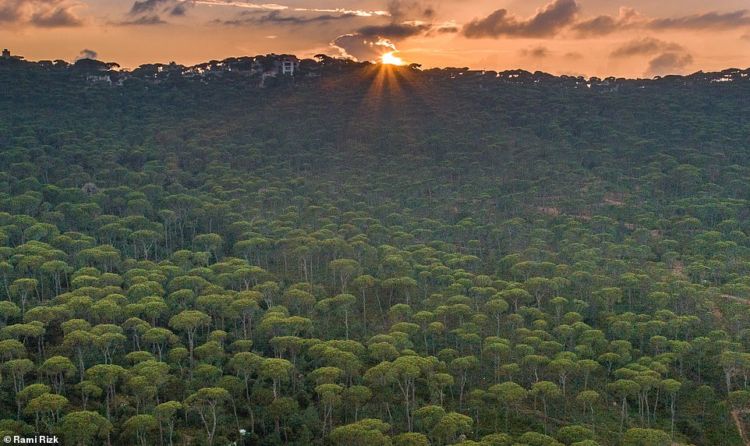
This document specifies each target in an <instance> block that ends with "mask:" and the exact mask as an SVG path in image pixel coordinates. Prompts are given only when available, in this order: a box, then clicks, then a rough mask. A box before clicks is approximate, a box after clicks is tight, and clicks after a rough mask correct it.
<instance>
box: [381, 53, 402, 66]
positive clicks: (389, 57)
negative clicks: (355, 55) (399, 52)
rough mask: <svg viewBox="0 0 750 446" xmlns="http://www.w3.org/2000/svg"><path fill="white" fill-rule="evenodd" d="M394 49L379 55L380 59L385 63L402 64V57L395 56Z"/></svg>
mask: <svg viewBox="0 0 750 446" xmlns="http://www.w3.org/2000/svg"><path fill="white" fill-rule="evenodd" d="M395 53H396V52H395V51H391V52H388V53H385V54H383V55H382V56H380V61H381V62H382V63H383V64H385V65H404V64H405V63H406V62H404V60H403V59H401V58H400V57H398V56H396V54H395Z"/></svg>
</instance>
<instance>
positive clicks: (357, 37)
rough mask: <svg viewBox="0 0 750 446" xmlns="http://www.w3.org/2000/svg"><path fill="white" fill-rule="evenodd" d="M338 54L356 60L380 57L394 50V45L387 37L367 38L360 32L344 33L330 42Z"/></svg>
mask: <svg viewBox="0 0 750 446" xmlns="http://www.w3.org/2000/svg"><path fill="white" fill-rule="evenodd" d="M331 47H332V48H333V49H334V50H336V51H337V52H338V53H339V55H341V56H343V57H347V58H351V59H354V60H357V61H373V60H378V59H380V56H382V55H383V54H385V53H389V52H391V51H396V45H394V44H393V42H391V41H390V40H388V39H382V38H380V39H375V40H374V39H369V38H367V37H365V36H363V35H361V34H356V33H353V34H344V35H342V36H339V37H337V38H336V39H335V40H334V41H333V42H331Z"/></svg>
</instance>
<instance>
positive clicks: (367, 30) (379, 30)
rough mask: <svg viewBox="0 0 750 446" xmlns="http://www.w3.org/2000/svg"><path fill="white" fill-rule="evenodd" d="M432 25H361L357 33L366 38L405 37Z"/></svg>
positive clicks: (419, 32)
mask: <svg viewBox="0 0 750 446" xmlns="http://www.w3.org/2000/svg"><path fill="white" fill-rule="evenodd" d="M431 28H432V25H428V24H422V23H417V24H415V23H389V24H386V25H371V26H363V27H362V28H360V29H359V30H358V31H357V33H358V34H360V35H362V36H364V37H366V38H377V37H384V38H386V39H394V40H400V39H406V38H407V37H412V36H416V35H419V34H423V33H425V32H427V31H429V30H430V29H431Z"/></svg>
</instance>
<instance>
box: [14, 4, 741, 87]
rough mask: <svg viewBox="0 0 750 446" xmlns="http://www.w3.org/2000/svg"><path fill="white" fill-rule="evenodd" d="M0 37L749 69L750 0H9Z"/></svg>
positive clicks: (150, 49)
mask: <svg viewBox="0 0 750 446" xmlns="http://www.w3.org/2000/svg"><path fill="white" fill-rule="evenodd" d="M657 3H658V4H657ZM0 46H3V47H8V48H10V49H11V50H12V51H13V53H17V54H21V55H23V56H25V57H26V58H27V59H31V60H37V59H65V60H74V59H75V58H76V57H78V55H79V54H80V53H81V51H82V50H84V49H88V50H91V51H93V52H95V53H96V54H97V55H98V58H99V59H102V60H105V61H116V62H119V63H120V64H121V65H123V66H126V67H135V66H138V65H140V64H142V63H147V62H169V61H176V62H178V63H183V64H195V63H199V62H203V61H206V60H211V59H222V58H225V57H229V56H240V55H254V54H265V53H270V52H276V53H294V54H297V55H299V56H312V55H314V54H317V53H326V54H330V55H344V56H349V57H355V58H359V59H372V58H376V57H377V55H378V54H379V53H382V52H383V51H385V50H387V49H390V48H393V47H395V48H397V49H398V51H399V53H398V55H399V56H400V57H401V58H403V59H405V60H406V61H408V62H417V63H421V64H423V66H425V67H432V66H468V67H472V68H483V69H494V70H504V69H515V68H524V69H527V70H530V71H533V70H543V71H547V72H551V73H554V74H583V75H592V76H593V75H596V76H608V75H615V76H628V77H636V76H651V75H655V74H666V73H687V72H694V71H698V70H704V71H709V70H720V69H722V68H727V67H740V68H746V67H748V66H750V0H714V1H712V2H705V1H697V0H680V1H667V0H663V1H661V2H653V1H644V0H622V1H615V0H541V1H534V0H526V1H522V0H491V1H490V0H451V1H448V0H367V1H354V0H320V1H316V0H288V1H285V0H278V3H269V2H264V1H259V2H253V1H251V0H127V1H126V0H0Z"/></svg>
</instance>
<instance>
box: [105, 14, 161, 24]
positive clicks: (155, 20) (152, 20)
mask: <svg viewBox="0 0 750 446" xmlns="http://www.w3.org/2000/svg"><path fill="white" fill-rule="evenodd" d="M166 24H167V22H165V21H164V20H162V19H161V17H159V16H158V15H156V14H153V15H144V16H140V17H137V18H134V19H132V20H123V21H122V22H117V25H122V26H154V25H166Z"/></svg>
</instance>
